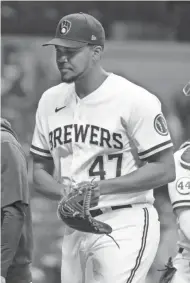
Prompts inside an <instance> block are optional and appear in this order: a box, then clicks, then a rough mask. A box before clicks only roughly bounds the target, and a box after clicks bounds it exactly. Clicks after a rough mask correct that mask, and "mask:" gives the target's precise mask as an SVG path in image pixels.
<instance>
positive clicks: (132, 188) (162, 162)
mask: <svg viewBox="0 0 190 283" xmlns="http://www.w3.org/2000/svg"><path fill="white" fill-rule="evenodd" d="M147 161H148V162H147V163H146V164H145V165H144V166H142V167H141V168H139V169H138V170H136V171H133V172H132V173H130V174H127V175H124V176H121V177H117V178H113V179H109V180H102V181H100V183H99V186H100V191H101V194H103V195H104V194H117V193H126V192H128V193H134V192H142V191H147V190H151V189H153V188H157V187H160V186H162V185H164V184H167V183H169V182H171V181H173V180H174V179H175V164H174V158H173V150H172V148H168V149H165V150H163V151H161V152H159V153H157V154H155V155H153V156H151V157H149V158H148V160H147Z"/></svg>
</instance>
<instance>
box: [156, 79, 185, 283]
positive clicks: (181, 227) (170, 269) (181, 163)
mask: <svg viewBox="0 0 190 283" xmlns="http://www.w3.org/2000/svg"><path fill="white" fill-rule="evenodd" d="M183 92H184V94H185V95H186V96H190V82H189V83H188V84H187V85H186V86H185V87H184V88H183ZM189 99H190V97H189ZM174 158H175V166H176V179H175V181H173V182H172V183H169V184H168V189H169V196H170V200H171V204H172V207H173V211H174V214H175V216H176V219H177V225H178V234H179V241H178V253H177V255H176V256H175V257H174V258H173V260H172V258H171V257H170V258H169V261H168V263H167V265H166V271H165V272H164V273H163V275H162V277H161V279H160V283H167V282H168V283H169V282H171V283H189V282H190V136H189V139H188V140H187V141H185V142H184V143H183V144H182V145H181V146H180V148H179V150H177V151H176V152H175V154H174Z"/></svg>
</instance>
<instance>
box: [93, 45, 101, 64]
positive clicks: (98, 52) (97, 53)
mask: <svg viewBox="0 0 190 283" xmlns="http://www.w3.org/2000/svg"><path fill="white" fill-rule="evenodd" d="M102 52H103V47H102V46H99V45H95V46H93V59H94V61H99V60H100V59H101V55H102Z"/></svg>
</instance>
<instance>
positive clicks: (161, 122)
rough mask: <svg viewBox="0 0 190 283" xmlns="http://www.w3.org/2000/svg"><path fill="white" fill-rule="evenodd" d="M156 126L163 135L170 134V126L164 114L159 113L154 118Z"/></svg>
mask: <svg viewBox="0 0 190 283" xmlns="http://www.w3.org/2000/svg"><path fill="white" fill-rule="evenodd" d="M154 128H155V130H156V131H157V133H158V134H160V135H161V136H167V135H168V128H167V123H166V119H165V117H164V115H163V114H162V113H161V114H158V115H157V116H156V117H155V119H154Z"/></svg>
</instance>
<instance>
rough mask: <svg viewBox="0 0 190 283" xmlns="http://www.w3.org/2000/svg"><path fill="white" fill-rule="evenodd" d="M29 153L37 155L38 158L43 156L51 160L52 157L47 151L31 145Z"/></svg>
mask: <svg viewBox="0 0 190 283" xmlns="http://www.w3.org/2000/svg"><path fill="white" fill-rule="evenodd" d="M30 152H31V153H32V154H33V153H34V154H37V155H39V156H43V157H46V158H52V155H51V153H50V151H49V150H46V149H42V148H39V147H37V146H34V145H31V148H30Z"/></svg>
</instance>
